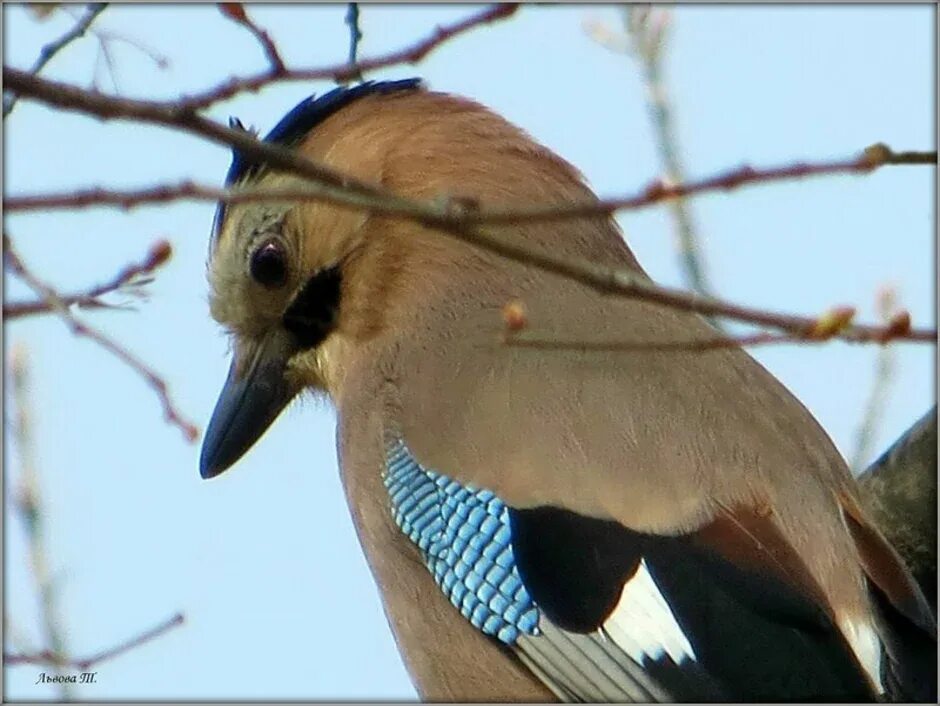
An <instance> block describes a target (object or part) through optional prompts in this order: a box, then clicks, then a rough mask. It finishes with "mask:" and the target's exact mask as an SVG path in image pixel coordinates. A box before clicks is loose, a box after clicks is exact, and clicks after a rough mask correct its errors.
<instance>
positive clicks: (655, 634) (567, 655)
mask: <svg viewBox="0 0 940 706" xmlns="http://www.w3.org/2000/svg"><path fill="white" fill-rule="evenodd" d="M384 483H385V487H386V488H387V491H388V495H389V500H390V508H391V512H392V515H393V517H394V520H395V522H396V524H397V525H398V526H399V527H400V529H401V531H402V532H403V533H404V534H405V535H406V536H407V537H408V538H409V539H410V540H411V541H412V542H413V543H414V544H415V545H416V546H417V547H418V548H419V549H420V550H421V553H422V557H423V559H424V562H425V564H426V567H427V570H428V571H429V572H430V573H431V574H432V576H433V577H434V580H435V582H436V583H437V585H438V586H439V588H440V590H441V591H442V592H443V593H444V595H445V596H446V597H447V598H448V600H449V601H450V602H451V603H452V604H453V606H454V608H455V609H456V610H459V611H460V613H461V614H462V615H463V616H464V618H466V619H467V620H468V621H469V622H470V623H472V624H473V625H474V626H475V627H476V628H477V629H479V630H480V631H482V632H483V633H485V634H487V635H490V636H492V637H494V638H496V639H497V640H499V641H500V642H502V643H504V644H505V645H507V646H509V647H511V648H513V649H515V650H516V651H517V653H518V654H519V656H520V657H521V658H522V660H523V661H524V662H525V663H526V664H527V665H528V666H529V667H530V668H531V669H532V671H533V672H534V673H535V674H536V675H537V676H539V678H540V679H542V680H543V681H544V682H545V683H546V684H547V685H548V686H549V687H550V688H551V689H552V690H553V691H554V692H555V693H556V694H557V695H558V696H559V697H561V698H564V699H570V700H580V701H675V700H701V699H708V700H726V699H729V698H731V699H735V700H742V699H743V700H764V699H779V698H786V699H794V700H800V699H806V698H814V697H815V698H825V697H829V698H837V699H846V698H848V699H853V700H857V699H869V698H872V696H873V695H874V694H873V692H872V690H871V689H872V687H871V685H870V682H869V679H868V678H867V677H866V676H865V674H864V673H863V671H862V667H861V666H860V665H859V662H858V660H857V659H856V657H855V656H854V654H853V652H852V650H851V649H850V647H849V645H848V643H847V642H846V640H845V638H844V636H843V635H842V633H841V632H840V630H839V628H838V627H837V626H836V625H834V624H833V622H832V620H831V619H830V618H829V616H828V615H827V613H826V611H825V610H824V609H822V608H821V607H820V605H819V603H818V602H817V601H818V600H820V599H819V596H818V590H819V589H818V587H816V586H814V585H813V582H812V580H811V578H809V577H808V576H807V574H806V570H805V567H803V566H801V565H800V564H799V562H798V559H797V558H796V557H795V556H794V554H793V552H792V551H788V549H787V547H786V545H785V543H783V542H782V541H781V539H780V536H779V533H775V532H774V531H773V528H772V526H771V525H770V524H769V523H766V522H761V518H760V517H758V516H757V515H756V514H753V515H752V516H750V517H747V518H745V517H743V516H742V515H741V514H740V513H739V514H738V515H736V516H729V517H728V518H727V519H726V520H724V521H716V522H714V523H712V524H711V525H709V526H708V527H706V528H703V529H702V530H700V531H698V532H695V533H690V534H687V535H680V536H677V537H663V536H657V535H644V534H641V533H637V532H634V531H631V530H628V529H626V528H624V527H623V526H622V525H620V524H619V523H617V522H613V521H609V520H597V519H593V518H588V517H585V516H583V515H579V514H577V513H572V512H570V511H567V510H562V509H559V508H552V507H539V508H534V509H514V508H511V507H508V506H507V505H505V504H504V503H503V502H502V501H501V500H500V499H499V498H498V497H497V496H496V495H494V494H493V493H492V492H491V491H488V490H478V489H474V488H472V487H468V486H465V485H462V484H460V483H457V482H456V481H454V480H452V479H450V478H448V477H447V476H446V475H442V474H441V473H439V472H437V471H436V470H432V469H429V468H426V467H424V466H422V465H421V464H420V463H418V462H417V461H416V460H415V458H414V456H413V455H412V454H411V453H410V451H409V449H408V447H407V445H406V444H405V443H404V441H403V440H402V439H401V438H400V437H398V436H396V435H395V434H394V433H390V434H389V435H388V436H387V437H386V468H385V473H384ZM791 577H796V578H797V580H796V581H794V580H793V579H792V578H791ZM800 582H802V585H800ZM814 591H815V592H817V595H813V592H814Z"/></svg>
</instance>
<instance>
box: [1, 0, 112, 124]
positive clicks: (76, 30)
mask: <svg viewBox="0 0 940 706" xmlns="http://www.w3.org/2000/svg"><path fill="white" fill-rule="evenodd" d="M107 6H108V4H107V3H103V2H102V3H92V4H90V5H89V6H88V10H87V12H86V13H85V14H84V15H83V16H82V17H81V18H80V19H79V20H78V22H76V23H75V25H74V26H73V27H72V29H70V30H69V31H68V32H66V33H65V34H63V35H62V36H61V37H59V38H58V39H56V40H55V41H52V42H49V43H48V44H46V45H45V46H44V47H43V48H42V49H40V50H39V57H38V58H37V59H36V62H35V63H34V64H33V66H32V68H30V73H34V74H38V73H39V72H40V71H42V70H43V69H44V68H45V66H46V64H48V63H49V62H50V61H51V60H52V57H54V56H55V55H56V54H58V53H59V52H60V51H62V50H63V49H65V47H67V46H68V45H69V44H71V43H72V42H74V41H75V40H76V39H79V38H80V37H83V36H84V35H85V32H86V31H87V30H88V28H89V27H90V26H91V23H92V22H94V21H95V19H97V17H98V15H100V14H101V13H102V12H104V11H105V8H107ZM17 98H18V97H17V96H15V95H13V96H10V97H9V99H5V100H4V102H3V117H4V118H5V117H6V116H8V115H9V114H10V113H11V112H12V111H13V108H14V107H15V106H16V101H17Z"/></svg>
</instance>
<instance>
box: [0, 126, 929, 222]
mask: <svg viewBox="0 0 940 706" xmlns="http://www.w3.org/2000/svg"><path fill="white" fill-rule="evenodd" d="M260 144H264V143H260ZM936 157H937V153H936V152H894V151H892V150H891V149H890V148H888V147H886V146H885V145H880V144H878V145H873V146H871V147H868V148H866V149H865V150H864V151H863V152H862V153H861V154H860V155H859V156H857V157H851V158H846V159H841V160H833V161H828V162H812V163H811V162H797V163H793V164H788V165H783V166H778V167H765V168H755V167H751V166H742V167H737V168H735V169H731V170H728V171H726V172H721V173H719V174H717V175H715V176H711V177H707V178H705V179H701V180H698V181H690V182H687V183H684V184H675V185H673V186H666V185H664V184H663V183H662V182H659V181H657V182H653V183H652V184H651V185H650V186H648V187H646V188H644V189H642V190H640V191H639V192H637V193H636V194H630V195H626V196H620V197H615V198H610V199H600V200H592V201H588V202H586V203H585V204H583V205H562V206H549V207H538V208H525V207H519V208H515V207H514V208H511V209H502V210H500V209H483V208H477V209H465V210H463V211H462V212H459V213H458V212H455V209H454V208H452V207H450V205H448V204H446V203H445V204H444V207H443V208H442V206H441V203H440V202H439V201H438V202H434V203H429V204H428V203H425V204H421V203H418V202H407V201H404V200H401V199H399V200H398V202H397V203H396V204H394V205H393V204H389V203H384V202H375V203H373V204H372V205H370V206H368V208H369V210H370V211H372V212H373V213H380V214H383V215H399V216H416V215H430V216H432V217H433V216H437V217H440V218H447V219H449V220H451V221H454V222H459V223H461V224H497V225H508V224H514V223H538V222H547V221H562V220H570V219H576V218H585V217H591V216H605V215H612V214H614V213H616V212H618V211H634V210H639V209H641V208H647V207H649V206H654V205H656V204H658V203H660V202H662V201H666V200H668V199H672V198H677V197H687V196H698V195H702V194H707V193H710V192H714V191H729V190H731V189H736V188H740V187H743V186H753V185H758V184H767V183H771V182H777V181H787V180H794V179H801V178H806V177H814V176H816V177H819V176H832V175H836V174H854V173H865V172H870V171H872V170H873V169H876V168H878V167H880V166H883V165H898V164H933V163H935V162H936ZM331 178H332V177H331ZM339 178H340V177H339V175H337V179H339ZM371 191H372V193H374V194H376V195H381V196H383V197H384V196H386V195H388V196H392V195H391V194H388V193H387V192H385V193H382V192H381V191H380V190H378V189H373V190H371ZM363 193H367V191H364V192H363ZM393 198H394V197H393ZM186 199H188V200H192V201H224V202H225V203H247V202H251V201H327V202H331V203H336V204H346V205H350V206H361V204H362V203H363V202H362V199H361V198H358V197H356V196H354V195H352V194H349V193H343V192H334V191H329V190H324V189H322V188H320V187H319V186H318V185H310V186H308V187H303V188H290V189H268V188H245V189H238V190H227V189H219V188H216V187H213V186H204V185H200V184H195V183H193V182H191V181H184V182H180V183H179V184H168V185H164V186H153V187H148V188H145V189H129V190H123V191H122V190H118V189H107V188H104V187H94V188H91V189H80V190H70V191H65V192H59V193H49V194H28V195H24V196H8V197H6V198H5V199H4V202H3V206H4V210H5V211H7V212H8V213H13V212H16V211H36V210H43V211H48V210H54V209H76V208H88V207H93V206H118V207H120V208H123V209H130V208H134V207H136V206H141V205H146V204H155V203H164V202H167V201H174V200H186Z"/></svg>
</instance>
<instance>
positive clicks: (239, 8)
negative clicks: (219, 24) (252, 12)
mask: <svg viewBox="0 0 940 706" xmlns="http://www.w3.org/2000/svg"><path fill="white" fill-rule="evenodd" d="M219 11H220V12H221V13H222V14H223V15H225V16H226V17H228V18H229V19H230V20H232V21H233V22H235V23H236V24H240V25H241V26H242V27H244V28H245V29H247V30H248V31H249V32H251V34H252V35H253V36H254V38H255V39H257V40H258V43H259V44H261V48H262V49H263V50H264V55H265V56H266V57H267V59H268V63H269V64H271V69H270V74H271V75H272V76H275V77H276V76H282V75H284V74H285V73H287V66H286V65H285V64H284V60H283V59H281V54H280V52H278V50H277V46H276V45H275V44H274V40H273V39H271V36H270V35H269V34H268V33H267V32H265V31H264V30H263V29H261V28H260V27H258V25H256V24H255V23H254V22H252V21H251V18H250V17H248V14H247V13H246V12H245V7H244V5H243V4H242V3H240V2H220V3H219Z"/></svg>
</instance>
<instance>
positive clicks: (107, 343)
mask: <svg viewBox="0 0 940 706" xmlns="http://www.w3.org/2000/svg"><path fill="white" fill-rule="evenodd" d="M3 256H4V259H5V262H6V264H7V265H9V267H10V269H11V270H12V271H13V272H14V273H15V274H17V275H18V276H19V277H21V278H22V279H23V281H24V282H26V284H27V285H28V286H29V287H30V289H32V290H33V291H34V292H35V293H36V294H37V295H38V296H40V297H42V298H43V299H45V300H46V301H48V302H49V303H50V305H51V306H52V307H53V309H54V310H55V312H56V313H57V314H58V315H59V317H60V318H61V319H62V320H63V321H64V322H65V324H66V325H67V326H68V327H69V329H70V330H71V331H72V333H73V334H75V335H76V336H83V337H85V338H88V339H90V340H92V341H94V342H95V343H97V344H98V345H99V346H101V347H102V348H104V349H105V350H107V351H108V352H109V353H111V354H112V355H114V356H115V357H117V358H118V359H119V360H121V361H122V362H123V363H125V364H126V365H127V366H129V367H130V368H132V369H133V370H134V371H135V372H136V373H137V374H138V375H140V376H141V377H142V378H144V380H145V381H146V382H147V384H148V385H150V387H151V388H153V390H154V392H156V393H157V397H158V398H159V400H160V403H161V405H162V406H163V415H164V418H165V419H166V421H167V422H169V423H170V424H173V425H174V426H176V427H177V428H179V429H180V431H182V432H183V436H185V437H186V440H187V441H189V442H190V443H193V442H195V441H196V439H197V438H198V436H199V431H198V430H197V429H196V427H195V426H194V425H193V424H192V423H190V422H188V421H187V420H185V419H184V418H183V417H182V416H181V415H180V413H179V412H177V410H176V407H175V406H174V405H173V402H172V400H171V399H170V396H169V392H168V390H167V385H166V382H164V380H163V379H162V378H161V377H160V376H159V375H157V374H156V373H155V372H154V371H153V370H151V369H150V368H149V367H148V366H147V365H146V364H145V363H143V362H142V361H141V360H140V359H139V358H137V357H136V356H134V355H133V354H132V353H131V352H130V351H128V350H127V349H126V348H124V347H123V346H121V345H120V344H119V343H117V342H116V341H114V340H112V339H111V338H109V337H108V336H106V335H105V334H104V333H102V332H101V331H99V330H97V329H95V328H93V327H91V326H89V325H88V324H86V323H84V322H82V321H81V320H79V319H77V318H76V317H75V315H74V314H72V312H71V311H70V310H69V307H68V305H67V304H66V303H65V302H64V301H62V298H61V297H60V296H59V293H58V292H57V291H56V290H55V289H53V288H52V287H51V286H49V285H48V284H46V283H45V282H43V281H42V280H41V279H39V278H38V277H37V276H36V275H35V274H33V273H32V271H31V270H29V269H28V268H27V267H26V266H25V265H24V264H23V261H22V260H21V259H20V257H19V255H18V254H17V253H16V251H15V250H14V249H13V247H12V243H11V242H10V239H9V238H8V237H7V235H6V234H5V233H4V235H3Z"/></svg>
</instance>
